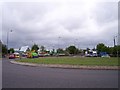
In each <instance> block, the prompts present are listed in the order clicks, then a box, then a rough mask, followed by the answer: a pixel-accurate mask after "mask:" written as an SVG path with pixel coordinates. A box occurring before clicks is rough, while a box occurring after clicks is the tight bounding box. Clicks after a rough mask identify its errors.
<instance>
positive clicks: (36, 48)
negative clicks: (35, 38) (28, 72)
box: [31, 44, 39, 52]
mask: <svg viewBox="0 0 120 90" xmlns="http://www.w3.org/2000/svg"><path fill="white" fill-rule="evenodd" d="M38 49H39V47H38V45H37V44H34V45H33V46H32V49H31V50H35V52H38Z"/></svg>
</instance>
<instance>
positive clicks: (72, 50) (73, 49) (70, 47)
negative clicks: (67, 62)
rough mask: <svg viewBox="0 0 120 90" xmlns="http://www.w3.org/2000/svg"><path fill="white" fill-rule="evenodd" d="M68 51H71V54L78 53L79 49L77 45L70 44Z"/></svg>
mask: <svg viewBox="0 0 120 90" xmlns="http://www.w3.org/2000/svg"><path fill="white" fill-rule="evenodd" d="M66 51H67V52H69V54H77V53H78V51H79V50H78V49H77V48H76V47H75V46H69V47H68V48H66Z"/></svg>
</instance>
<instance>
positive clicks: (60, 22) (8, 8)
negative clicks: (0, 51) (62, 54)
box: [0, 0, 118, 48]
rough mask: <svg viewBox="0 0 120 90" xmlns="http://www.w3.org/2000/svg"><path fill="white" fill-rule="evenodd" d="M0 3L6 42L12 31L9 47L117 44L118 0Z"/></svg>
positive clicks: (57, 0)
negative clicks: (114, 42)
mask: <svg viewBox="0 0 120 90" xmlns="http://www.w3.org/2000/svg"><path fill="white" fill-rule="evenodd" d="M108 1H109V2H108ZM0 6H1V7H2V8H1V9H0V11H1V12H2V14H0V15H2V21H0V23H1V24H2V34H0V36H1V37H2V38H1V39H2V41H3V42H4V43H5V44H6V42H7V32H9V47H14V48H19V47H21V46H24V45H29V46H31V45H32V44H33V43H36V44H38V45H43V46H45V47H46V48H58V47H59V48H65V47H67V46H69V45H76V46H77V47H79V48H87V47H89V48H94V47H95V46H96V45H97V44H98V43H105V44H106V45H107V46H113V38H114V36H116V35H117V33H118V1H117V0H106V1H105V0H104V1H101V0H88V1H87V0H44V1H43V0H39V2H38V1H29V2H28V1H26V2H25V1H24V2H23V1H19V2H16V1H11V2H7V1H6V2H2V3H1V4H0ZM10 30H13V31H12V32H10ZM116 39H117V37H116Z"/></svg>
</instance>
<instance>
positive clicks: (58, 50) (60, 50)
mask: <svg viewBox="0 0 120 90" xmlns="http://www.w3.org/2000/svg"><path fill="white" fill-rule="evenodd" d="M57 53H65V51H64V50H63V49H61V48H59V49H57Z"/></svg>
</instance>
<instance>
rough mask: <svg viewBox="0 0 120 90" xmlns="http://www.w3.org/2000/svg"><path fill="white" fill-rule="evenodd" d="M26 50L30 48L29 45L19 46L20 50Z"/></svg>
mask: <svg viewBox="0 0 120 90" xmlns="http://www.w3.org/2000/svg"><path fill="white" fill-rule="evenodd" d="M28 50H30V47H29V46H22V47H21V48H20V50H19V51H20V52H24V53H25V52H27V51H28Z"/></svg>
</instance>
